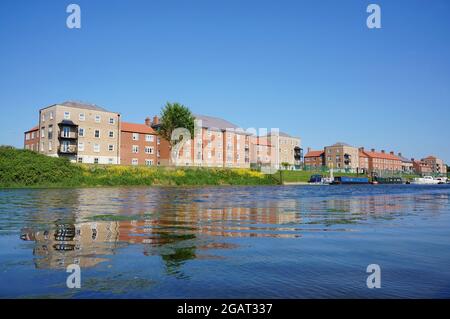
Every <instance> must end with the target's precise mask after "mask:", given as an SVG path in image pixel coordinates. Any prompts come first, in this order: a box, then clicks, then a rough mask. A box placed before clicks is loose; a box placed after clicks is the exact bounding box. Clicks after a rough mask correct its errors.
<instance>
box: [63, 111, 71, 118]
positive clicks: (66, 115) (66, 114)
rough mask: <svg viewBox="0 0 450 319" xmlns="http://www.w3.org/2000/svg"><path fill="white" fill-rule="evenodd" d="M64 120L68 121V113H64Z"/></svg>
mask: <svg viewBox="0 0 450 319" xmlns="http://www.w3.org/2000/svg"><path fill="white" fill-rule="evenodd" d="M64 119H65V120H70V112H64Z"/></svg>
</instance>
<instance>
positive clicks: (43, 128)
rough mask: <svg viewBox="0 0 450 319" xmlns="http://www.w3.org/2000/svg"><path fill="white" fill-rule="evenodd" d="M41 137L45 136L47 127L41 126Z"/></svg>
mask: <svg viewBox="0 0 450 319" xmlns="http://www.w3.org/2000/svg"><path fill="white" fill-rule="evenodd" d="M41 138H45V127H42V128H41Z"/></svg>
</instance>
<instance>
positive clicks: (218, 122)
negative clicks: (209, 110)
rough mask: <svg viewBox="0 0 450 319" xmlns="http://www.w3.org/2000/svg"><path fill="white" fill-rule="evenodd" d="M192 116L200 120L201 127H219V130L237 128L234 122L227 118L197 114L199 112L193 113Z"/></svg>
mask: <svg viewBox="0 0 450 319" xmlns="http://www.w3.org/2000/svg"><path fill="white" fill-rule="evenodd" d="M194 117H195V119H196V120H201V121H202V127H204V128H210V129H219V130H226V129H232V130H234V129H237V128H238V126H237V125H236V124H233V123H231V122H228V121H227V120H224V119H221V118H219V117H213V116H207V115H199V114H196V115H194Z"/></svg>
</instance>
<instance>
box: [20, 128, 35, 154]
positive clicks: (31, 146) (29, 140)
mask: <svg viewBox="0 0 450 319" xmlns="http://www.w3.org/2000/svg"><path fill="white" fill-rule="evenodd" d="M23 144H24V148H25V149H26V150H30V151H35V152H38V151H39V126H35V127H33V128H32V129H30V130H29V131H26V132H25V135H24V142H23Z"/></svg>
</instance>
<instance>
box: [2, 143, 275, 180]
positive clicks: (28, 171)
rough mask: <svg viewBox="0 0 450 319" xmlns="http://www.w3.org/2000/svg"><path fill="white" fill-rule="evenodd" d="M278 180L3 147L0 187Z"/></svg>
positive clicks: (251, 173)
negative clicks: (90, 161) (102, 162)
mask: <svg viewBox="0 0 450 319" xmlns="http://www.w3.org/2000/svg"><path fill="white" fill-rule="evenodd" d="M275 183H276V180H274V179H273V178H271V177H269V176H266V175H264V174H262V173H260V172H256V171H253V170H250V169H222V168H165V167H135V166H120V165H111V166H99V165H79V164H72V163H70V162H69V161H67V160H65V159H62V158H52V157H48V156H45V155H41V154H37V153H35V152H31V151H27V150H17V149H13V148H10V147H0V188H13V187H97V186H151V185H160V186H172V185H173V186H175V185H187V186H189V185H271V184H275Z"/></svg>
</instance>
